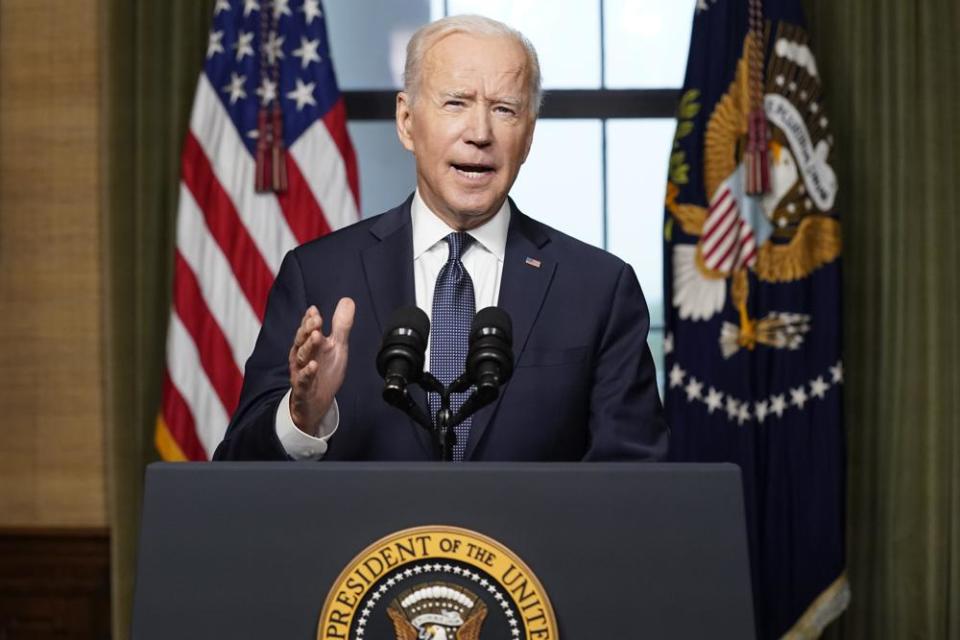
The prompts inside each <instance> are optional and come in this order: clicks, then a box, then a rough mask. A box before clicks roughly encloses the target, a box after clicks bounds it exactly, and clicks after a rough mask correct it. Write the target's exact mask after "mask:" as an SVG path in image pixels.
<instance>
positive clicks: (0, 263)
mask: <svg viewBox="0 0 960 640" xmlns="http://www.w3.org/2000/svg"><path fill="white" fill-rule="evenodd" d="M98 5H99V2H98V0H70V1H66V0H0V527H2V526H31V527H42V526H98V527H100V526H105V525H106V522H107V517H106V507H105V484H106V482H105V476H106V474H105V466H104V426H103V424H104V420H103V403H102V397H101V381H102V371H101V368H102V367H101V349H100V346H101V341H102V339H103V337H102V329H101V321H100V319H101V301H102V292H101V289H102V287H101V270H100V259H101V256H100V253H101V251H100V245H101V242H100V202H101V197H100V186H101V185H100V158H99V154H100V118H99V104H100V97H99V91H100V87H99V84H100V77H99V76H100V71H99V67H98V47H99V41H100V25H99V22H98V16H99V11H98Z"/></svg>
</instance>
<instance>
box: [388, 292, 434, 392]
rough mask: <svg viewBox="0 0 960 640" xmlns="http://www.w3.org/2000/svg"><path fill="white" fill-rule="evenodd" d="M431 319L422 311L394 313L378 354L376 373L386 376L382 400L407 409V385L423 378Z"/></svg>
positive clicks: (401, 309) (406, 309) (417, 309)
mask: <svg viewBox="0 0 960 640" xmlns="http://www.w3.org/2000/svg"><path fill="white" fill-rule="evenodd" d="M428 335H430V319H429V318H427V314H426V313H424V312H423V310H422V309H420V308H418V307H414V306H408V307H400V308H399V309H397V310H396V311H394V312H393V315H392V316H391V317H390V322H389V323H388V324H387V330H386V331H385V332H384V334H383V342H381V344H380V352H379V353H378V354H377V372H379V373H380V375H381V376H382V377H383V380H384V385H383V399H384V400H386V401H387V402H388V403H389V404H391V405H393V406H395V407H400V408H402V409H405V410H406V407H407V404H408V401H409V397H408V396H407V385H408V384H410V383H413V382H419V381H420V379H421V378H422V377H423V360H424V351H426V349H427V336H428Z"/></svg>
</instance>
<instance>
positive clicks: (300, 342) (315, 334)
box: [289, 298, 356, 435]
mask: <svg viewBox="0 0 960 640" xmlns="http://www.w3.org/2000/svg"><path fill="white" fill-rule="evenodd" d="M355 311H356V306H355V305H354V302H353V300H351V299H350V298H341V299H340V301H339V302H338V303H337V308H336V310H334V312H333V322H332V323H331V329H330V335H329V336H325V335H323V318H322V317H320V311H319V310H318V309H317V308H316V307H315V306H312V305H311V306H310V308H309V309H307V311H306V313H304V314H303V319H302V320H301V321H300V328H299V329H297V335H296V337H295V338H294V340H293V346H292V347H290V355H289V363H290V388H291V393H290V417H291V418H292V419H293V423H294V424H295V425H297V428H298V429H300V430H301V431H303V432H304V433H307V434H309V435H316V429H317V427H318V425H319V424H320V420H321V419H322V418H323V416H324V415H325V414H326V413H327V411H328V410H329V409H330V406H331V405H332V404H333V399H334V396H335V395H336V394H337V391H339V390H340V387H341V386H342V385H343V378H344V376H345V375H346V371H347V351H348V345H347V341H348V339H349V337H350V328H351V327H353V316H354V313H355Z"/></svg>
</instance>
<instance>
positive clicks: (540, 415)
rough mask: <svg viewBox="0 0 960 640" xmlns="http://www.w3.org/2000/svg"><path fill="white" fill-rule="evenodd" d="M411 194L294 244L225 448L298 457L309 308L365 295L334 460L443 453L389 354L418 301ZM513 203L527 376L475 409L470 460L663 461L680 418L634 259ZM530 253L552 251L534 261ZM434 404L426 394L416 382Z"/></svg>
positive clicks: (520, 367) (519, 351)
mask: <svg viewBox="0 0 960 640" xmlns="http://www.w3.org/2000/svg"><path fill="white" fill-rule="evenodd" d="M411 200H412V198H411V199H407V201H406V202H405V203H404V204H402V205H401V206H399V207H397V208H395V209H392V210H390V211H387V212H386V213H383V214H381V215H379V216H376V217H374V218H370V219H368V220H363V221H361V222H358V223H357V224H354V225H351V226H350V227H347V228H345V229H341V230H339V231H337V232H335V233H332V234H330V235H328V236H325V237H323V238H320V239H318V240H315V241H313V242H310V243H308V244H305V245H303V246H301V247H298V248H297V249H294V250H293V251H291V252H290V253H289V254H287V256H286V257H285V258H284V261H283V264H282V265H281V267H280V272H279V274H278V275H277V279H276V282H275V283H274V285H273V289H272V290H271V292H270V297H269V301H268V303H267V311H266V316H265V318H264V322H263V328H262V329H261V331H260V335H259V337H258V339H257V344H256V347H255V348H254V351H253V354H252V355H251V356H250V359H249V360H248V361H247V366H246V374H245V377H244V383H243V391H242V393H241V397H240V403H239V406H238V408H237V411H236V413H235V414H234V416H233V419H232V420H231V422H230V426H229V427H228V429H227V434H226V437H225V439H224V441H223V442H222V443H221V444H220V446H219V447H218V448H217V451H216V453H215V455H214V458H215V459H232V460H278V459H287V458H288V456H287V455H286V452H285V451H284V449H283V447H282V446H281V444H280V441H279V440H278V438H277V436H276V428H275V424H274V422H275V416H276V411H277V407H278V404H279V402H280V401H281V400H282V398H283V396H284V395H285V394H286V392H287V390H288V389H289V371H288V364H287V355H288V353H289V351H290V345H291V344H292V343H293V338H294V335H295V334H296V331H297V328H298V326H299V324H300V320H301V318H302V317H303V314H304V312H305V311H306V309H307V307H308V306H310V305H311V304H314V305H316V306H317V308H318V309H319V310H320V313H321V315H322V316H323V318H324V329H325V331H329V319H330V318H332V316H333V310H334V308H335V307H336V304H337V301H338V300H339V299H340V298H341V297H344V296H349V297H351V298H353V300H354V301H355V302H356V316H355V319H354V325H353V329H352V331H351V334H350V341H349V359H348V365H347V373H346V379H345V381H344V384H343V387H342V388H341V389H340V392H339V393H338V394H337V404H338V406H339V409H340V426H339V427H338V429H337V431H336V433H334V435H333V436H332V437H331V438H330V440H329V448H328V450H327V453H326V456H325V457H324V459H325V460H431V459H433V456H432V451H433V449H432V445H431V442H430V437H429V434H428V433H427V432H426V431H425V430H424V429H423V428H422V427H420V426H418V425H416V424H415V423H414V422H413V421H412V420H411V419H409V418H408V417H407V416H406V415H404V414H403V413H402V412H400V411H399V410H398V409H396V408H394V407H391V406H389V405H387V404H386V403H385V402H384V401H383V400H382V399H381V396H380V394H381V391H382V389H383V380H382V379H381V378H380V376H379V375H378V374H377V371H376V365H375V360H376V354H377V351H378V349H379V346H380V341H381V338H382V335H383V330H384V327H385V323H386V322H388V321H389V318H390V316H391V314H392V313H393V311H394V309H396V308H397V307H400V306H402V305H412V304H415V293H414V276H413V236H412V228H411V223H410V203H411ZM510 205H511V210H512V216H511V219H510V227H509V231H508V235H507V246H506V256H505V259H504V265H503V275H502V278H501V285H500V295H499V301H498V306H500V307H501V308H502V309H504V310H505V311H506V312H507V313H508V314H509V315H510V317H511V319H512V320H513V349H514V356H515V358H516V360H515V364H516V367H515V370H514V373H513V377H512V378H511V379H510V380H509V381H508V382H507V383H506V385H505V386H504V387H503V388H502V389H501V395H500V398H499V399H498V400H497V401H496V402H495V403H493V404H491V405H489V406H487V407H484V408H483V409H481V410H480V411H479V412H478V413H477V414H475V415H474V417H473V426H472V428H471V431H470V438H469V441H468V444H467V448H466V455H465V459H466V460H518V461H520V460H531V461H537V460H544V461H546V460H550V461H553V460H656V459H660V458H662V457H663V456H664V455H665V453H666V448H667V426H666V424H665V422H664V421H663V417H662V410H661V406H660V399H659V397H658V395H657V386H656V375H655V371H654V364H653V359H652V357H651V355H650V350H649V349H648V348H647V331H648V328H649V316H648V313H647V306H646V302H645V301H644V299H643V294H642V293H641V291H640V285H639V283H638V282H637V278H636V275H635V274H634V272H633V269H632V268H631V267H630V266H629V265H628V264H626V263H624V262H623V261H622V260H620V259H618V258H616V257H614V256H613V255H611V254H608V253H606V252H603V251H600V250H599V249H596V248H594V247H591V246H589V245H587V244H585V243H582V242H580V241H578V240H576V239H574V238H571V237H570V236H567V235H564V234H562V233H560V232H559V231H556V230H554V229H551V228H550V227H548V226H546V225H544V224H541V223H539V222H537V221H535V220H533V219H532V218H529V217H527V216H525V215H524V214H522V213H521V212H520V211H519V210H518V209H517V208H516V205H514V204H513V202H512V201H511V203H510ZM527 258H533V259H534V260H535V261H539V266H536V262H534V264H528V261H527ZM412 390H413V394H414V397H415V398H416V400H417V402H418V403H419V404H420V405H421V407H422V408H423V409H424V410H425V411H426V407H427V404H426V397H425V394H424V393H423V392H422V390H420V389H419V387H413V388H412Z"/></svg>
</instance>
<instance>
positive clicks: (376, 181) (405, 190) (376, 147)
mask: <svg viewBox="0 0 960 640" xmlns="http://www.w3.org/2000/svg"><path fill="white" fill-rule="evenodd" d="M347 130H348V131H349V132H350V139H351V140H352V141H353V146H354V149H355V150H356V152H357V169H358V171H359V172H360V209H361V211H362V212H363V217H364V218H369V217H370V216H373V215H376V214H378V213H383V212H384V211H386V210H387V209H391V208H393V207H395V206H397V205H398V204H400V203H401V202H403V199H404V198H406V197H407V196H408V195H410V193H412V192H413V189H414V187H415V186H416V175H417V173H416V169H415V168H414V166H413V156H412V155H411V154H410V153H409V152H408V151H407V150H406V149H404V148H403V146H402V145H401V144H400V141H399V140H398V139H397V128H396V125H394V123H393V121H392V120H387V121H371V122H358V121H352V122H348V123H347Z"/></svg>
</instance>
